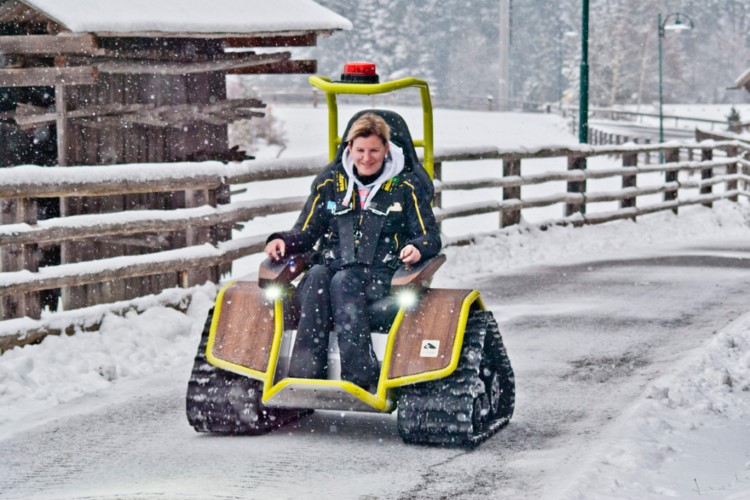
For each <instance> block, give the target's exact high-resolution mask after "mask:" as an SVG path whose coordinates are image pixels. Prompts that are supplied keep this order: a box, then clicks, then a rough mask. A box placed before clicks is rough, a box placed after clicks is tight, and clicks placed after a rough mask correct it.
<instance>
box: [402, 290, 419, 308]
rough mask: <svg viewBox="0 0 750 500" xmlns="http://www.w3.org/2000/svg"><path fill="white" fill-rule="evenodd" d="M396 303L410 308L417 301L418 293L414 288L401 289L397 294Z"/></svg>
mask: <svg viewBox="0 0 750 500" xmlns="http://www.w3.org/2000/svg"><path fill="white" fill-rule="evenodd" d="M397 300H398V305H399V306H401V307H402V308H404V309H411V308H412V307H414V306H416V305H417V302H419V295H417V292H415V291H414V290H402V291H400V292H399V293H398V295H397Z"/></svg>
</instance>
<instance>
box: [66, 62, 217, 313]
mask: <svg viewBox="0 0 750 500" xmlns="http://www.w3.org/2000/svg"><path fill="white" fill-rule="evenodd" d="M225 98H226V86H225V76H224V74H223V73H199V74H190V75H154V74H135V75H134V74H102V75H100V77H99V81H98V83H97V85H93V86H77V87H73V88H72V89H71V91H70V94H69V102H68V109H69V110H70V111H73V110H75V109H78V108H81V107H89V106H92V105H107V104H154V105H155V106H167V105H179V104H205V103H210V102H214V101H216V100H218V99H225ZM69 127H70V128H69V132H68V133H69V134H70V144H71V149H70V150H69V156H68V159H69V162H68V163H69V164H72V165H107V164H118V163H160V162H175V161H190V160H193V159H195V158H210V157H211V156H212V153H216V154H218V153H221V152H224V151H226V150H227V149H228V142H227V127H226V125H223V126H222V125H213V124H208V123H201V122H191V123H185V124H183V125H182V126H180V127H174V126H168V127H164V126H155V125H147V124H143V123H127V122H125V123H123V122H122V121H121V120H119V119H113V118H106V119H101V120H98V119H96V118H92V119H89V120H85V121H82V120H76V121H75V122H72V123H71V125H70V126H69ZM208 197H209V195H208V193H205V192H197V193H196V192H187V193H186V192H162V193H147V194H133V195H123V196H106V197H80V198H65V199H63V200H62V201H61V211H62V214H63V215H66V216H70V215H80V214H92V213H107V212H121V211H124V210H144V209H153V210H167V209H176V208H187V207H191V206H196V205H200V204H201V203H203V202H204V200H206V201H208V202H210V203H212V204H214V205H215V204H216V202H217V200H216V199H212V200H209V199H208ZM218 201H219V202H221V201H224V202H226V201H228V200H218ZM212 236H214V237H215V236H216V235H211V234H207V233H205V232H203V233H201V234H195V233H191V232H188V233H186V232H166V233H159V234H138V235H133V236H130V237H128V238H101V239H95V240H87V241H81V242H66V243H62V244H61V262H62V263H72V262H85V261H89V260H94V259H101V258H106V257H115V256H119V255H137V254H142V253H150V252H155V251H160V250H166V249H168V248H180V247H184V246H186V245H189V244H197V243H203V242H208V241H211V238H212ZM228 236H229V235H228V234H225V235H224V237H223V238H222V239H227V238H228ZM206 280H214V281H216V280H218V270H216V269H213V270H211V269H209V270H206V271H203V272H193V273H191V275H190V276H189V277H188V281H189V282H191V283H199V282H204V281H206ZM180 284H183V285H184V284H185V282H184V277H181V276H179V275H178V274H177V273H167V274H161V275H156V276H151V277H145V278H132V279H126V280H119V281H113V282H109V283H102V284H95V285H84V286H78V287H70V288H65V289H63V290H62V301H63V307H64V308H65V309H72V308H76V307H83V306H84V305H87V304H89V305H90V304H97V303H101V302H103V301H105V300H106V301H111V300H126V299H130V298H134V297H138V296H143V295H147V294H149V293H157V292H158V291H161V290H163V289H164V288H169V287H174V286H179V285H180Z"/></svg>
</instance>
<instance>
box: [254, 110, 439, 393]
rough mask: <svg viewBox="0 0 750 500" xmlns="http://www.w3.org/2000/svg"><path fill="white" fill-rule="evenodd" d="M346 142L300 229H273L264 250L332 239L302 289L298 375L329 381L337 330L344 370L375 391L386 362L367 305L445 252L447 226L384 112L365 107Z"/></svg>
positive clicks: (316, 184)
mask: <svg viewBox="0 0 750 500" xmlns="http://www.w3.org/2000/svg"><path fill="white" fill-rule="evenodd" d="M345 141H346V143H347V146H346V149H345V150H344V154H343V155H342V157H341V160H340V161H339V162H333V163H331V164H329V165H328V166H327V167H326V168H325V169H324V171H323V172H322V173H321V174H320V175H318V176H317V177H316V178H315V181H313V184H312V190H311V191H312V192H311V194H310V197H309V198H308V199H307V202H306V203H305V207H304V208H303V209H302V212H301V213H300V216H299V218H298V219H297V222H296V224H295V225H294V227H293V228H292V229H291V230H290V231H285V232H279V233H274V234H272V235H271V236H269V238H268V243H267V245H266V249H265V252H266V254H267V255H268V256H269V257H270V258H272V259H279V258H281V257H283V256H284V255H285V254H287V253H295V254H296V253H301V252H306V251H309V250H311V249H312V248H313V247H314V245H315V244H316V242H318V240H320V239H321V238H323V239H322V240H321V241H322V242H323V248H322V250H323V255H324V257H325V263H324V264H318V265H315V266H313V267H312V268H311V269H310V270H309V271H308V272H307V274H306V275H305V276H304V277H303V279H302V281H301V282H300V284H299V286H298V287H297V292H296V294H295V300H296V302H297V304H298V307H299V310H300V321H299V325H298V327H297V338H296V340H295V344H294V351H293V353H292V359H291V362H290V366H289V376H290V377H300V378H320V379H325V378H326V375H327V363H328V353H327V351H328V336H329V332H331V331H335V332H336V334H337V339H338V344H339V350H340V353H341V378H342V379H343V380H347V381H349V382H353V383H355V384H357V385H359V386H361V387H364V388H366V389H370V390H372V388H373V387H374V386H376V385H377V382H378V377H379V374H380V369H379V366H378V362H377V359H376V358H375V353H374V351H373V348H372V340H371V338H370V325H369V308H368V306H369V305H370V304H372V303H373V302H375V301H377V300H378V299H381V298H383V297H385V296H386V295H388V293H389V291H390V282H391V278H392V276H393V273H394V272H395V269H396V268H397V267H398V264H399V262H402V263H404V264H409V265H410V264H416V263H417V262H419V261H420V260H422V259H426V258H429V257H432V256H434V255H437V253H438V252H439V251H440V246H441V241H440V231H439V229H438V226H437V223H436V222H435V216H434V214H433V213H432V208H431V207H430V201H431V200H429V199H428V198H429V196H428V195H427V194H426V193H427V192H429V191H428V189H427V187H426V186H424V185H423V184H422V183H421V181H420V180H419V178H418V177H417V175H416V174H414V173H413V172H411V171H410V168H405V164H404V155H403V153H402V151H401V149H400V148H399V147H398V146H396V145H395V144H392V143H390V129H389V128H388V125H387V124H386V122H385V120H383V118H381V117H380V116H378V115H376V114H373V113H366V114H363V115H362V116H360V117H359V118H358V119H357V120H355V121H354V123H353V124H352V126H351V127H350V129H349V133H348V134H347V137H346V138H345ZM410 167H411V166H410ZM416 168H421V167H419V166H416ZM394 264H395V265H394Z"/></svg>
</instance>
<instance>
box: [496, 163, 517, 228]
mask: <svg viewBox="0 0 750 500" xmlns="http://www.w3.org/2000/svg"><path fill="white" fill-rule="evenodd" d="M520 175H521V159H520V158H504V159H503V178H505V177H511V176H520ZM513 199H516V200H520V199H521V186H515V187H504V188H503V201H505V200H513ZM519 222H521V209H520V208H518V209H512V210H500V227H508V226H512V225H514V224H518V223H519Z"/></svg>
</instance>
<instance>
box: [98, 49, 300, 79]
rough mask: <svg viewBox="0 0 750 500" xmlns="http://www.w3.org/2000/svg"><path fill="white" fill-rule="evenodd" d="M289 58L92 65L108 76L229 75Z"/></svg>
mask: <svg viewBox="0 0 750 500" xmlns="http://www.w3.org/2000/svg"><path fill="white" fill-rule="evenodd" d="M289 57H291V54H290V53H289V52H280V53H277V54H251V55H249V56H245V57H231V58H227V59H219V60H216V61H207V62H193V63H178V62H165V63H162V64H155V63H153V62H151V61H136V60H132V61H119V60H111V61H107V62H101V63H97V62H94V63H93V64H96V66H97V68H98V69H99V71H100V72H102V73H109V74H150V75H151V74H154V75H189V74H195V73H216V72H226V73H229V72H230V71H232V70H237V69H239V70H241V69H246V68H252V67H255V66H268V65H274V64H279V63H282V62H283V61H286V60H287V59H289Z"/></svg>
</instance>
